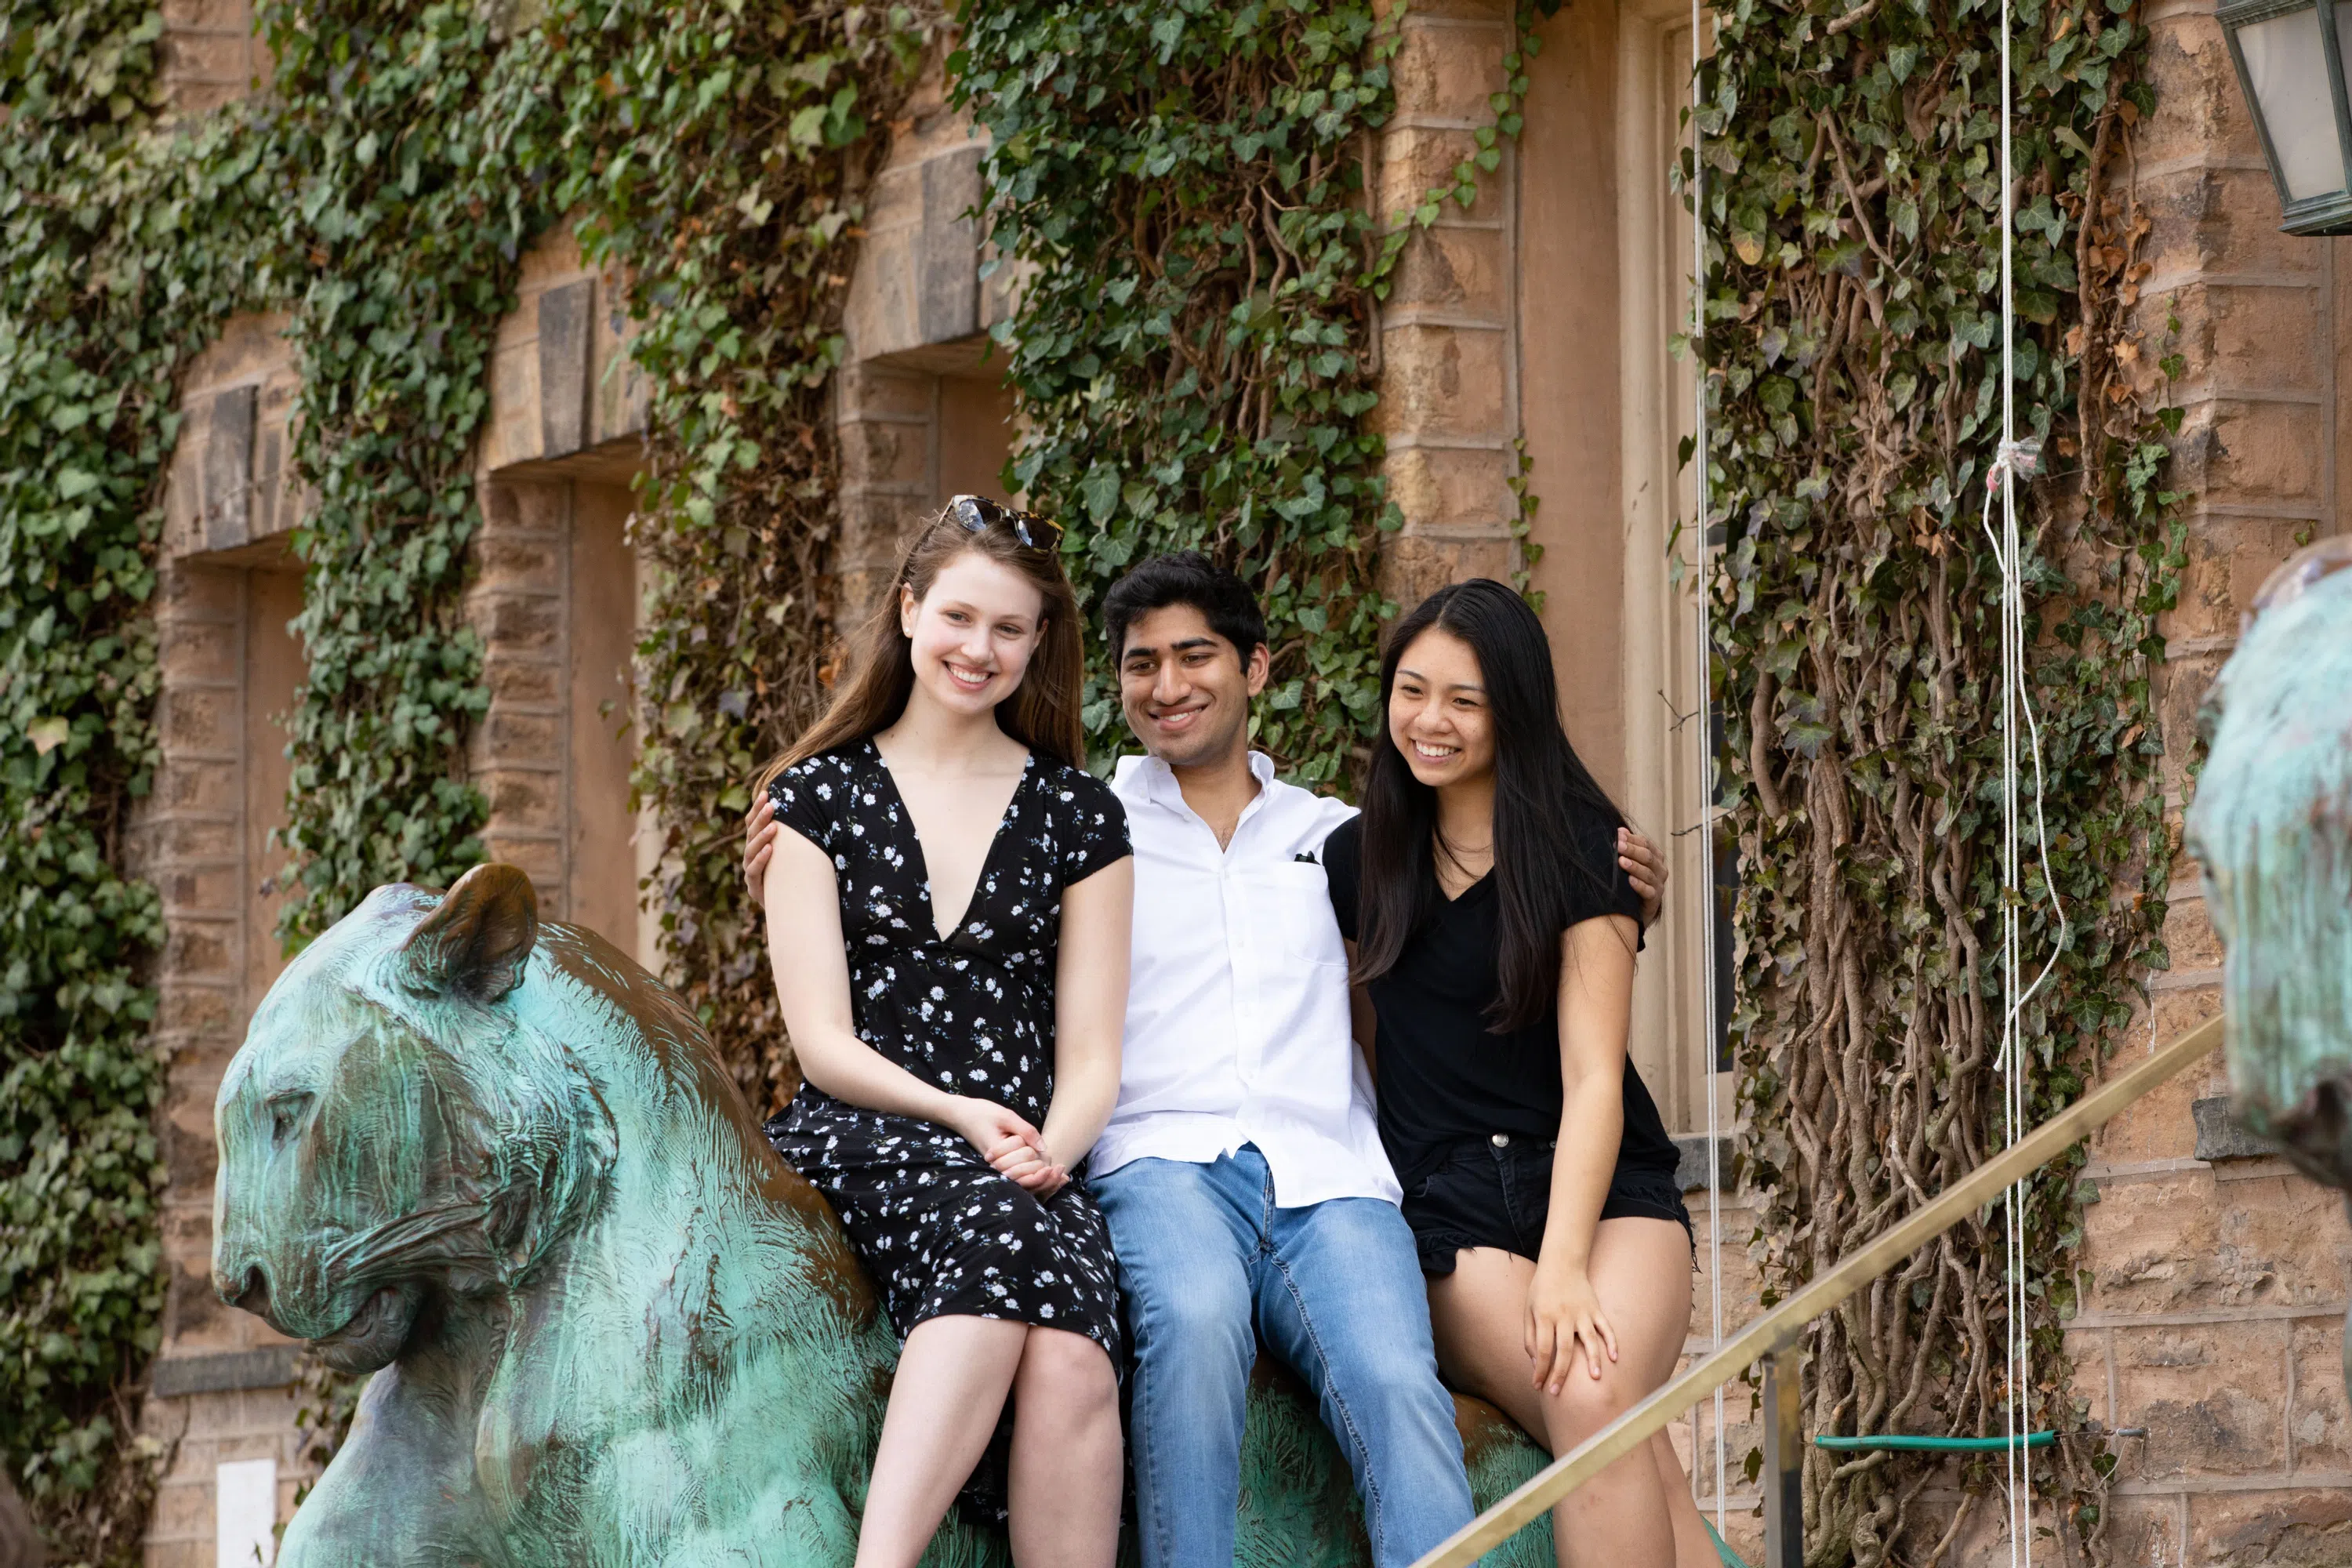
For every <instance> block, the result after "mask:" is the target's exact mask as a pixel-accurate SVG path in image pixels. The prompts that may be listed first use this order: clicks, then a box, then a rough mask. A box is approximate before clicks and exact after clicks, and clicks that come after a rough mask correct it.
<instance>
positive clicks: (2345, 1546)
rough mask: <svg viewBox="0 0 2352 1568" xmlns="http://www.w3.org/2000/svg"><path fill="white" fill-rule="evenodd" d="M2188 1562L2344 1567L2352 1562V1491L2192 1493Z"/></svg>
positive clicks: (2223, 1566) (2208, 1566)
mask: <svg viewBox="0 0 2352 1568" xmlns="http://www.w3.org/2000/svg"><path fill="white" fill-rule="evenodd" d="M2188 1561H2189V1563H2195V1564H2198V1565H2199V1568H2343V1564H2345V1563H2352V1491H2346V1490H2343V1489H2337V1488H2334V1487H2325V1488H2323V1487H2291V1486H2290V1487H2282V1488H2280V1489H2278V1490H2276V1491H2231V1492H2192V1493H2191V1494H2190V1495H2189V1556H2188Z"/></svg>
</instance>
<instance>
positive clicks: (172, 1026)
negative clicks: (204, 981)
mask: <svg viewBox="0 0 2352 1568" xmlns="http://www.w3.org/2000/svg"><path fill="white" fill-rule="evenodd" d="M185 978H187V976H184V975H173V976H170V977H169V978H166V979H165V980H164V981H163V984H162V985H161V987H160V988H159V994H158V995H157V997H156V1002H155V1028H156V1032H157V1033H158V1034H161V1035H179V1036H185V1037H201V1036H214V1037H219V1036H225V1035H226V1034H227V1033H228V1031H229V1030H230V1029H231V1028H232V1027H233V1026H235V1023H236V1011H235V1009H234V1008H233V1007H232V1006H231V1005H230V1002H229V997H228V994H227V993H226V992H225V991H221V990H217V989H215V988H214V987H212V986H209V985H184V984H173V981H174V980H183V979H185Z"/></svg>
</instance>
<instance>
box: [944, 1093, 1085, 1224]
mask: <svg viewBox="0 0 2352 1568" xmlns="http://www.w3.org/2000/svg"><path fill="white" fill-rule="evenodd" d="M949 1125H950V1127H952V1128H953V1129H954V1130H955V1131H958V1132H961V1133H962V1134H963V1136H964V1138H965V1140H966V1141H967V1142H970V1143H971V1146H972V1147H973V1148H975V1149H977V1150H979V1151H980V1152H981V1157H982V1159H985V1160H986V1161H987V1162H988V1163H990V1164H991V1165H992V1166H994V1167H995V1168H996V1173H997V1174H999V1175H1001V1176H1003V1178H1004V1179H1005V1180H1006V1181H1008V1182H1011V1183H1013V1184H1014V1185H1016V1186H1019V1187H1022V1188H1024V1189H1025V1190H1026V1191H1028V1192H1030V1193H1033V1194H1035V1195H1036V1196H1037V1197H1039V1198H1041V1199H1043V1198H1050V1197H1052V1196H1053V1195H1054V1194H1055V1193H1058V1192H1060V1191H1061V1190H1062V1189H1063V1188H1064V1187H1066V1186H1067V1185H1068V1184H1069V1181H1070V1173H1069V1172H1068V1171H1067V1170H1066V1169H1065V1168H1064V1167H1063V1165H1062V1163H1060V1162H1059V1161H1057V1160H1055V1158H1054V1154H1053V1151H1051V1150H1050V1149H1048V1148H1046V1147H1045V1134H1044V1133H1042V1132H1040V1131H1037V1130H1036V1129H1035V1128H1034V1127H1032V1126H1031V1125H1029V1122H1028V1121H1027V1120H1026V1119H1025V1118H1024V1117H1021V1116H1018V1115H1015V1114H1014V1113H1013V1111H1011V1110H1006V1109H1005V1108H1004V1107H1003V1106H1001V1105H999V1104H997V1103H996V1102H995V1101H993V1100H974V1099H971V1098H970V1097H968V1096H962V1095H959V1096H958V1097H957V1099H956V1107H955V1112H954V1120H953V1121H950V1123H949Z"/></svg>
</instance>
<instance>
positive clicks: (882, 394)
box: [835, 364, 938, 425]
mask: <svg viewBox="0 0 2352 1568" xmlns="http://www.w3.org/2000/svg"><path fill="white" fill-rule="evenodd" d="M937 379H938V378H937V377H935V376H929V375H918V374H911V373H909V372H907V371H900V370H892V369H889V368H888V367H887V366H885V365H878V364H849V365H845V366H844V367H843V368H842V370H841V371H840V373H839V374H838V377H837V378H836V380H835V385H836V386H837V387H838V388H839V395H840V398H841V422H842V423H843V424H845V425H849V424H855V423H856V422H857V421H859V420H861V419H866V418H887V417H891V416H896V417H897V418H898V419H901V420H920V421H923V422H925V423H928V422H929V419H930V417H931V403H932V400H933V398H934V397H935V395H936V392H935V388H934V383H935V382H936V381H937Z"/></svg>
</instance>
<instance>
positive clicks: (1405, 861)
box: [1357, 577, 1625, 1034]
mask: <svg viewBox="0 0 2352 1568" xmlns="http://www.w3.org/2000/svg"><path fill="white" fill-rule="evenodd" d="M1433 626H1434V627H1438V628H1440V629H1441V630H1444V631H1446V632H1450V633H1452V634H1453V635H1454V636H1455V637H1460V638H1461V639H1462V640H1463V641H1464V642H1465V643H1467V644H1468V645H1469V647H1470V651H1471V652H1472V653H1473V654H1474V655H1475V656H1476V658H1477V660H1478V670H1479V674H1480V676H1481V677H1482V678H1483V679H1484V680H1485V682H1486V704H1487V710H1488V714H1489V721H1490V722H1491V724H1492V726H1493V730H1494V735H1495V872H1494V875H1495V884H1496V885H1495V891H1496V896H1497V901H1498V902H1499V904H1500V905H1501V911H1500V912H1501V917H1502V918H1501V921H1500V927H1501V929H1500V930H1499V931H1497V933H1496V935H1497V938H1498V945H1499V947H1500V951H1499V952H1497V953H1496V963H1497V967H1498V968H1499V970H1500V975H1499V978H1500V980H1501V985H1500V988H1499V990H1498V993H1497V994H1496V997H1495V999H1494V1001H1493V1002H1492V1003H1491V1004H1489V1005H1488V1006H1487V1008H1486V1023H1487V1026H1488V1028H1489V1029H1491V1030H1493V1031H1494V1032H1496V1033H1497V1034H1501V1033H1507V1032H1508V1031H1510V1030H1513V1029H1523V1028H1526V1027H1528V1026H1529V1025H1531V1024H1535V1023H1537V1022H1538V1021H1540V1020H1541V1019H1542V1018H1543V1016H1545V1015H1546V1014H1547V1013H1549V1012H1550V1011H1551V1009H1552V1007H1553V1006H1554V1005H1555V1004H1556V1003H1557V1002H1558V1000H1559V938H1560V932H1561V931H1564V930H1566V929H1567V926H1568V911H1569V909H1570V898H1569V894H1570V889H1583V890H1584V891H1585V892H1586V893H1587V894H1588V895H1591V894H1601V895H1606V894H1607V893H1609V892H1611V891H1612V890H1613V889H1614V887H1615V869H1616V868H1615V865H1614V863H1613V860H1604V861H1603V862H1601V864H1599V865H1595V864H1593V863H1592V858H1591V846H1588V845H1582V844H1579V843H1578V842H1577V838H1576V833H1575V830H1574V827H1573V824H1574V822H1575V821H1576V819H1577V818H1578V817H1580V816H1585V815H1587V814H1590V815H1591V816H1598V817H1600V818H1601V819H1603V820H1605V821H1607V822H1609V823H1611V824H1612V825H1613V826H1623V825H1624V821H1625V817H1624V814H1623V813H1622V812H1621V811H1619V810H1618V809H1617V806H1616V804H1615V803H1614V802H1612V800H1611V799H1610V798H1609V795H1608V792H1606V791H1605V790H1603V789H1602V788H1601V785H1600V784H1598V783H1597V782H1595V780H1594V779H1593V777H1592V774H1591V772H1590V771H1589V770H1588V769H1587V768H1586V767H1585V765H1584V763H1583V762H1582V760H1581V759H1580V758H1579V757H1578V756H1577V754H1576V748H1575V747H1573V746H1571V745H1570V744H1569V743H1568V731H1567V730H1566V729H1565V728H1563V727H1562V726H1561V724H1560V721H1559V679H1558V678H1557V677H1556V676H1554V675H1553V673H1552V663H1551V643H1550V641H1549V639H1548V638H1546V637H1545V636H1544V629H1543V623H1542V622H1540V621H1538V620H1537V619H1536V613H1535V612H1534V611H1533V610H1531V609H1529V608H1528V605H1527V601H1525V600H1524V599H1522V598H1520V597H1519V596H1518V595H1517V594H1516V593H1514V592H1512V591H1511V590H1510V589H1509V588H1508V587H1506V586H1505V585H1504V584H1500V583H1497V582H1496V581H1495V580H1494V579H1492V578H1490V577H1474V578H1472V579H1471V580H1470V581H1469V582H1466V583H1456V584H1453V585H1452V586H1450V587H1444V588H1440V589H1439V590H1438V591H1437V592H1436V593H1434V594H1432V595H1430V596H1429V597H1428V598H1426V599H1423V601H1422V602H1421V604H1420V605H1418V606H1417V607H1416V608H1415V609H1414V610H1413V611H1412V614H1411V615H1408V616H1405V617H1404V618H1403V619H1402V620H1401V621H1399V622H1398V623H1397V624H1396V626H1395V627H1394V628H1393V629H1391V631H1390V633H1389V636H1388V641H1387V643H1386V645H1385V646H1384V647H1382V648H1381V706H1380V723H1381V737H1380V739H1379V741H1378V742H1375V743H1374V744H1373V747H1372V762H1371V767H1370V771H1369V773H1367V775H1366V777H1365V780H1364V797H1363V807H1364V824H1363V858H1362V861H1361V868H1362V871H1361V875H1362V882H1361V887H1362V893H1361V899H1362V911H1363V912H1362V920H1361V923H1360V927H1359V930H1360V936H1361V940H1360V942H1359V943H1358V948H1357V963H1358V965H1359V972H1358V976H1357V977H1358V979H1360V980H1363V981H1370V980H1376V979H1378V978H1379V977H1380V976H1381V975H1383V974H1386V973H1388V972H1389V971H1390V970H1391V969H1393V968H1395V967H1396V963H1397V959H1398V958H1399V956H1400V955H1402V953H1403V952H1404V947H1405V943H1406V942H1409V941H1411V940H1412V935H1413V933H1414V932H1415V931H1419V930H1420V929H1421V928H1422V926H1423V923H1425V922H1426V921H1428V920H1429V919H1430V917H1431V916H1432V915H1433V914H1434V913H1435V912H1436V909H1437V902H1438V900H1439V899H1441V898H1442V897H1443V896H1444V895H1442V894H1441V893H1440V892H1439V891H1438V888H1437V877H1436V867H1435V855H1436V851H1435V847H1434V845H1435V840H1436V837H1437V792H1436V791H1435V790H1433V789H1432V788H1430V787H1429V786H1428V785H1427V784H1423V783H1422V782H1421V781H1420V780H1418V779H1416V778H1414V777H1413V776H1412V767H1411V766H1410V765H1409V764H1408V763H1406V762H1405V760H1404V755H1403V753H1402V752H1399V751H1398V750H1397V748H1396V742H1394V741H1393V740H1392V739H1391V737H1390V735H1389V734H1388V709H1389V694H1390V693H1391V691H1393V690H1394V689H1396V676H1397V664H1398V662H1399V661H1400V660H1401V659H1402V658H1403V657H1404V650H1405V649H1406V648H1408V647H1412V642H1413V639H1414V638H1415V637H1419V636H1421V634H1422V633H1423V632H1425V631H1427V630H1429V629H1430V628H1431V627H1433ZM1578 902H1579V903H1581V904H1583V905H1584V906H1585V907H1588V908H1589V907H1591V899H1590V898H1588V899H1585V900H1578Z"/></svg>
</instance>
